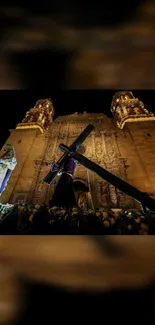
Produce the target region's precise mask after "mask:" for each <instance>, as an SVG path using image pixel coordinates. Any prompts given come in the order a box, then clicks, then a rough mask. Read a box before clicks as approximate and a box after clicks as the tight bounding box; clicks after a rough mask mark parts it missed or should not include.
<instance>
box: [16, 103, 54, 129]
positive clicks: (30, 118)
mask: <svg viewBox="0 0 155 325" xmlns="http://www.w3.org/2000/svg"><path fill="white" fill-rule="evenodd" d="M54 113H55V112H54V108H53V103H52V100H51V99H50V98H46V99H40V100H38V101H37V102H36V104H35V106H34V107H33V108H31V109H30V110H29V111H28V112H27V113H26V116H25V118H24V119H23V120H22V123H19V124H18V125H17V127H16V129H34V128H38V129H39V130H40V131H41V133H43V132H45V131H46V130H47V129H48V127H49V125H50V124H51V122H52V121H53V116H54Z"/></svg>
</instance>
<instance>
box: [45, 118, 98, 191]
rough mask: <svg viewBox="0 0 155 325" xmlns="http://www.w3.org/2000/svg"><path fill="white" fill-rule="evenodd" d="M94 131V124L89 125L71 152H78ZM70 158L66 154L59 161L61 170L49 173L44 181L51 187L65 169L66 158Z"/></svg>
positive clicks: (75, 142) (71, 147) (73, 145)
mask: <svg viewBox="0 0 155 325" xmlns="http://www.w3.org/2000/svg"><path fill="white" fill-rule="evenodd" d="M93 130H94V126H93V125H92V124H89V125H88V126H87V127H86V128H85V129H84V130H83V131H82V133H81V134H80V135H79V136H78V138H77V139H76V140H75V141H74V142H73V143H72V145H71V146H70V147H69V148H70V150H71V152H72V151H76V150H77V149H78V148H79V147H80V146H81V144H82V143H83V142H84V141H85V139H86V138H87V137H88V136H89V134H90V133H91V132H92V131H93ZM67 156H68V153H66V152H65V153H64V154H63V156H62V157H61V158H60V159H59V160H58V161H57V164H58V165H59V168H58V169H57V171H53V172H51V171H49V173H48V174H47V175H46V176H45V178H44V179H43V181H44V182H45V183H46V184H48V185H50V184H51V182H52V181H54V179H55V178H56V177H57V175H58V173H59V172H60V170H61V169H62V168H63V165H64V163H65V161H66V157H67Z"/></svg>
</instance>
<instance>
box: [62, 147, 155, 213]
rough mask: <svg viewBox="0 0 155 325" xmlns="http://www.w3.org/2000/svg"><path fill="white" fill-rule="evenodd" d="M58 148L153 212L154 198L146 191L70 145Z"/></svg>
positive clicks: (154, 208) (154, 207)
mask: <svg viewBox="0 0 155 325" xmlns="http://www.w3.org/2000/svg"><path fill="white" fill-rule="evenodd" d="M59 149H60V150H61V151H63V152H65V153H66V154H72V157H73V158H74V159H75V160H77V161H78V162H79V163H80V164H81V165H83V166H85V167H86V168H87V169H89V170H90V171H92V172H93V173H94V174H96V175H98V176H99V177H101V178H102V179H104V180H106V181H107V182H108V183H110V184H112V185H113V186H115V187H117V188H118V189H119V190H120V191H122V192H124V193H125V194H127V195H129V196H131V197H132V198H133V199H135V200H136V201H138V202H139V203H140V204H141V206H142V207H143V209H144V210H145V207H147V208H148V209H149V210H150V211H152V212H154V213H155V200H154V199H152V198H151V197H150V196H149V195H148V194H147V193H143V192H141V191H139V190H138V189H137V188H135V187H134V186H132V185H130V184H128V183H127V182H125V181H124V180H122V179H121V178H119V177H117V176H115V175H113V174H112V173H110V172H109V171H107V170H106V169H104V168H102V167H101V166H99V165H97V164H96V163H94V162H92V161H91V160H89V159H87V158H86V157H84V156H83V155H81V154H79V153H77V152H76V151H74V150H73V149H72V148H71V147H67V146H66V145H64V144H61V145H60V146H59Z"/></svg>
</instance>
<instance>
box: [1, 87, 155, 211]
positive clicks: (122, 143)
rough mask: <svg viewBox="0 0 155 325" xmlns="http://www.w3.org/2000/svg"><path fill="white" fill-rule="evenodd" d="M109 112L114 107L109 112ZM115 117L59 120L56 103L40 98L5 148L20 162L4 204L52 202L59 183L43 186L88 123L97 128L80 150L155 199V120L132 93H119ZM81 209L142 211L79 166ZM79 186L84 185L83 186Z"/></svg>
mask: <svg viewBox="0 0 155 325" xmlns="http://www.w3.org/2000/svg"><path fill="white" fill-rule="evenodd" d="M109 109H110V108H109ZM111 112H112V118H108V117H107V116H106V115H104V114H102V113H86V112H84V113H83V114H81V113H80V114H79V113H74V114H72V115H66V116H59V117H57V118H56V119H55V120H53V117H54V107H53V104H52V100H51V99H41V100H38V101H37V103H36V104H35V106H34V107H33V108H31V109H30V110H29V111H28V112H27V113H26V116H25V118H24V119H23V121H22V122H21V123H19V124H18V125H17V126H16V128H15V129H13V130H11V131H10V136H9V138H8V140H7V141H6V144H5V146H6V145H8V144H11V145H12V146H13V148H14V150H15V155H16V161H17V164H16V166H15V168H14V170H13V171H12V173H11V176H10V178H9V180H8V183H7V186H6V188H5V190H4V191H3V193H2V195H1V197H0V201H1V203H4V204H6V203H11V204H14V203H15V202H18V201H19V200H23V201H25V202H27V203H34V204H41V203H48V201H49V199H50V198H51V196H52V194H53V192H54V189H55V186H56V183H57V180H58V179H56V180H55V181H54V182H53V183H52V184H51V185H50V186H48V185H47V184H45V183H44V182H43V179H44V177H45V176H46V174H47V173H48V171H49V168H50V167H49V164H50V162H52V161H57V160H58V159H59V158H60V157H61V155H62V152H61V151H59V149H58V146H59V144H61V143H64V144H66V145H67V146H69V145H71V143H72V142H73V141H74V140H75V139H76V138H77V136H78V135H79V134H80V133H81V132H82V131H83V130H84V128H85V127H86V126H87V125H88V124H93V126H94V130H93V132H92V133H91V134H90V135H89V137H88V138H87V139H86V140H85V141H84V143H83V145H82V146H81V148H80V149H79V152H80V153H82V154H83V155H84V156H86V157H87V158H88V159H90V160H92V161H94V162H95V163H97V164H99V165H100V166H102V167H104V168H105V169H107V170H108V171H110V172H111V173H113V174H114V175H116V176H118V177H120V178H122V179H123V180H125V181H127V182H128V183H129V184H131V185H133V186H135V187H136V188H138V189H139V190H141V191H143V192H147V193H148V194H149V195H150V196H152V197H153V198H155V146H154V144H155V116H154V114H153V113H151V112H149V111H148V110H147V109H146V108H145V106H144V104H143V103H142V102H141V101H140V100H139V99H137V98H135V97H134V95H133V94H132V93H131V92H129V91H122V92H117V93H116V94H114V96H113V98H112V103H111ZM74 184H75V194H76V199H77V203H78V206H79V207H82V208H84V209H88V208H92V207H108V208H110V207H113V208H137V204H138V203H137V202H135V201H134V200H133V199H132V198H130V197H128V196H126V195H125V194H124V193H122V192H121V191H119V190H118V189H117V188H115V187H113V186H112V185H111V184H108V183H107V182H106V181H104V180H103V179H101V178H99V177H98V176H96V175H95V174H93V173H92V172H91V171H89V170H87V169H86V168H85V167H83V166H81V165H80V164H78V166H77V169H76V171H75V174H74ZM79 184H80V185H79Z"/></svg>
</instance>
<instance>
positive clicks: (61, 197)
mask: <svg viewBox="0 0 155 325" xmlns="http://www.w3.org/2000/svg"><path fill="white" fill-rule="evenodd" d="M50 166H51V172H55V171H56V170H58V169H59V165H58V164H56V163H55V162H52V163H51V164H50ZM76 166H77V162H76V160H75V159H74V158H73V157H72V156H71V154H69V155H68V156H67V157H66V160H65V163H64V166H63V168H62V169H61V171H60V172H59V173H58V175H60V178H59V181H58V183H57V186H56V188H55V191H54V194H53V197H52V199H51V200H50V201H49V206H50V207H53V206H57V207H63V208H71V207H75V206H76V205H77V204H76V199H75V194H74V188H73V174H74V171H75V169H76Z"/></svg>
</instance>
